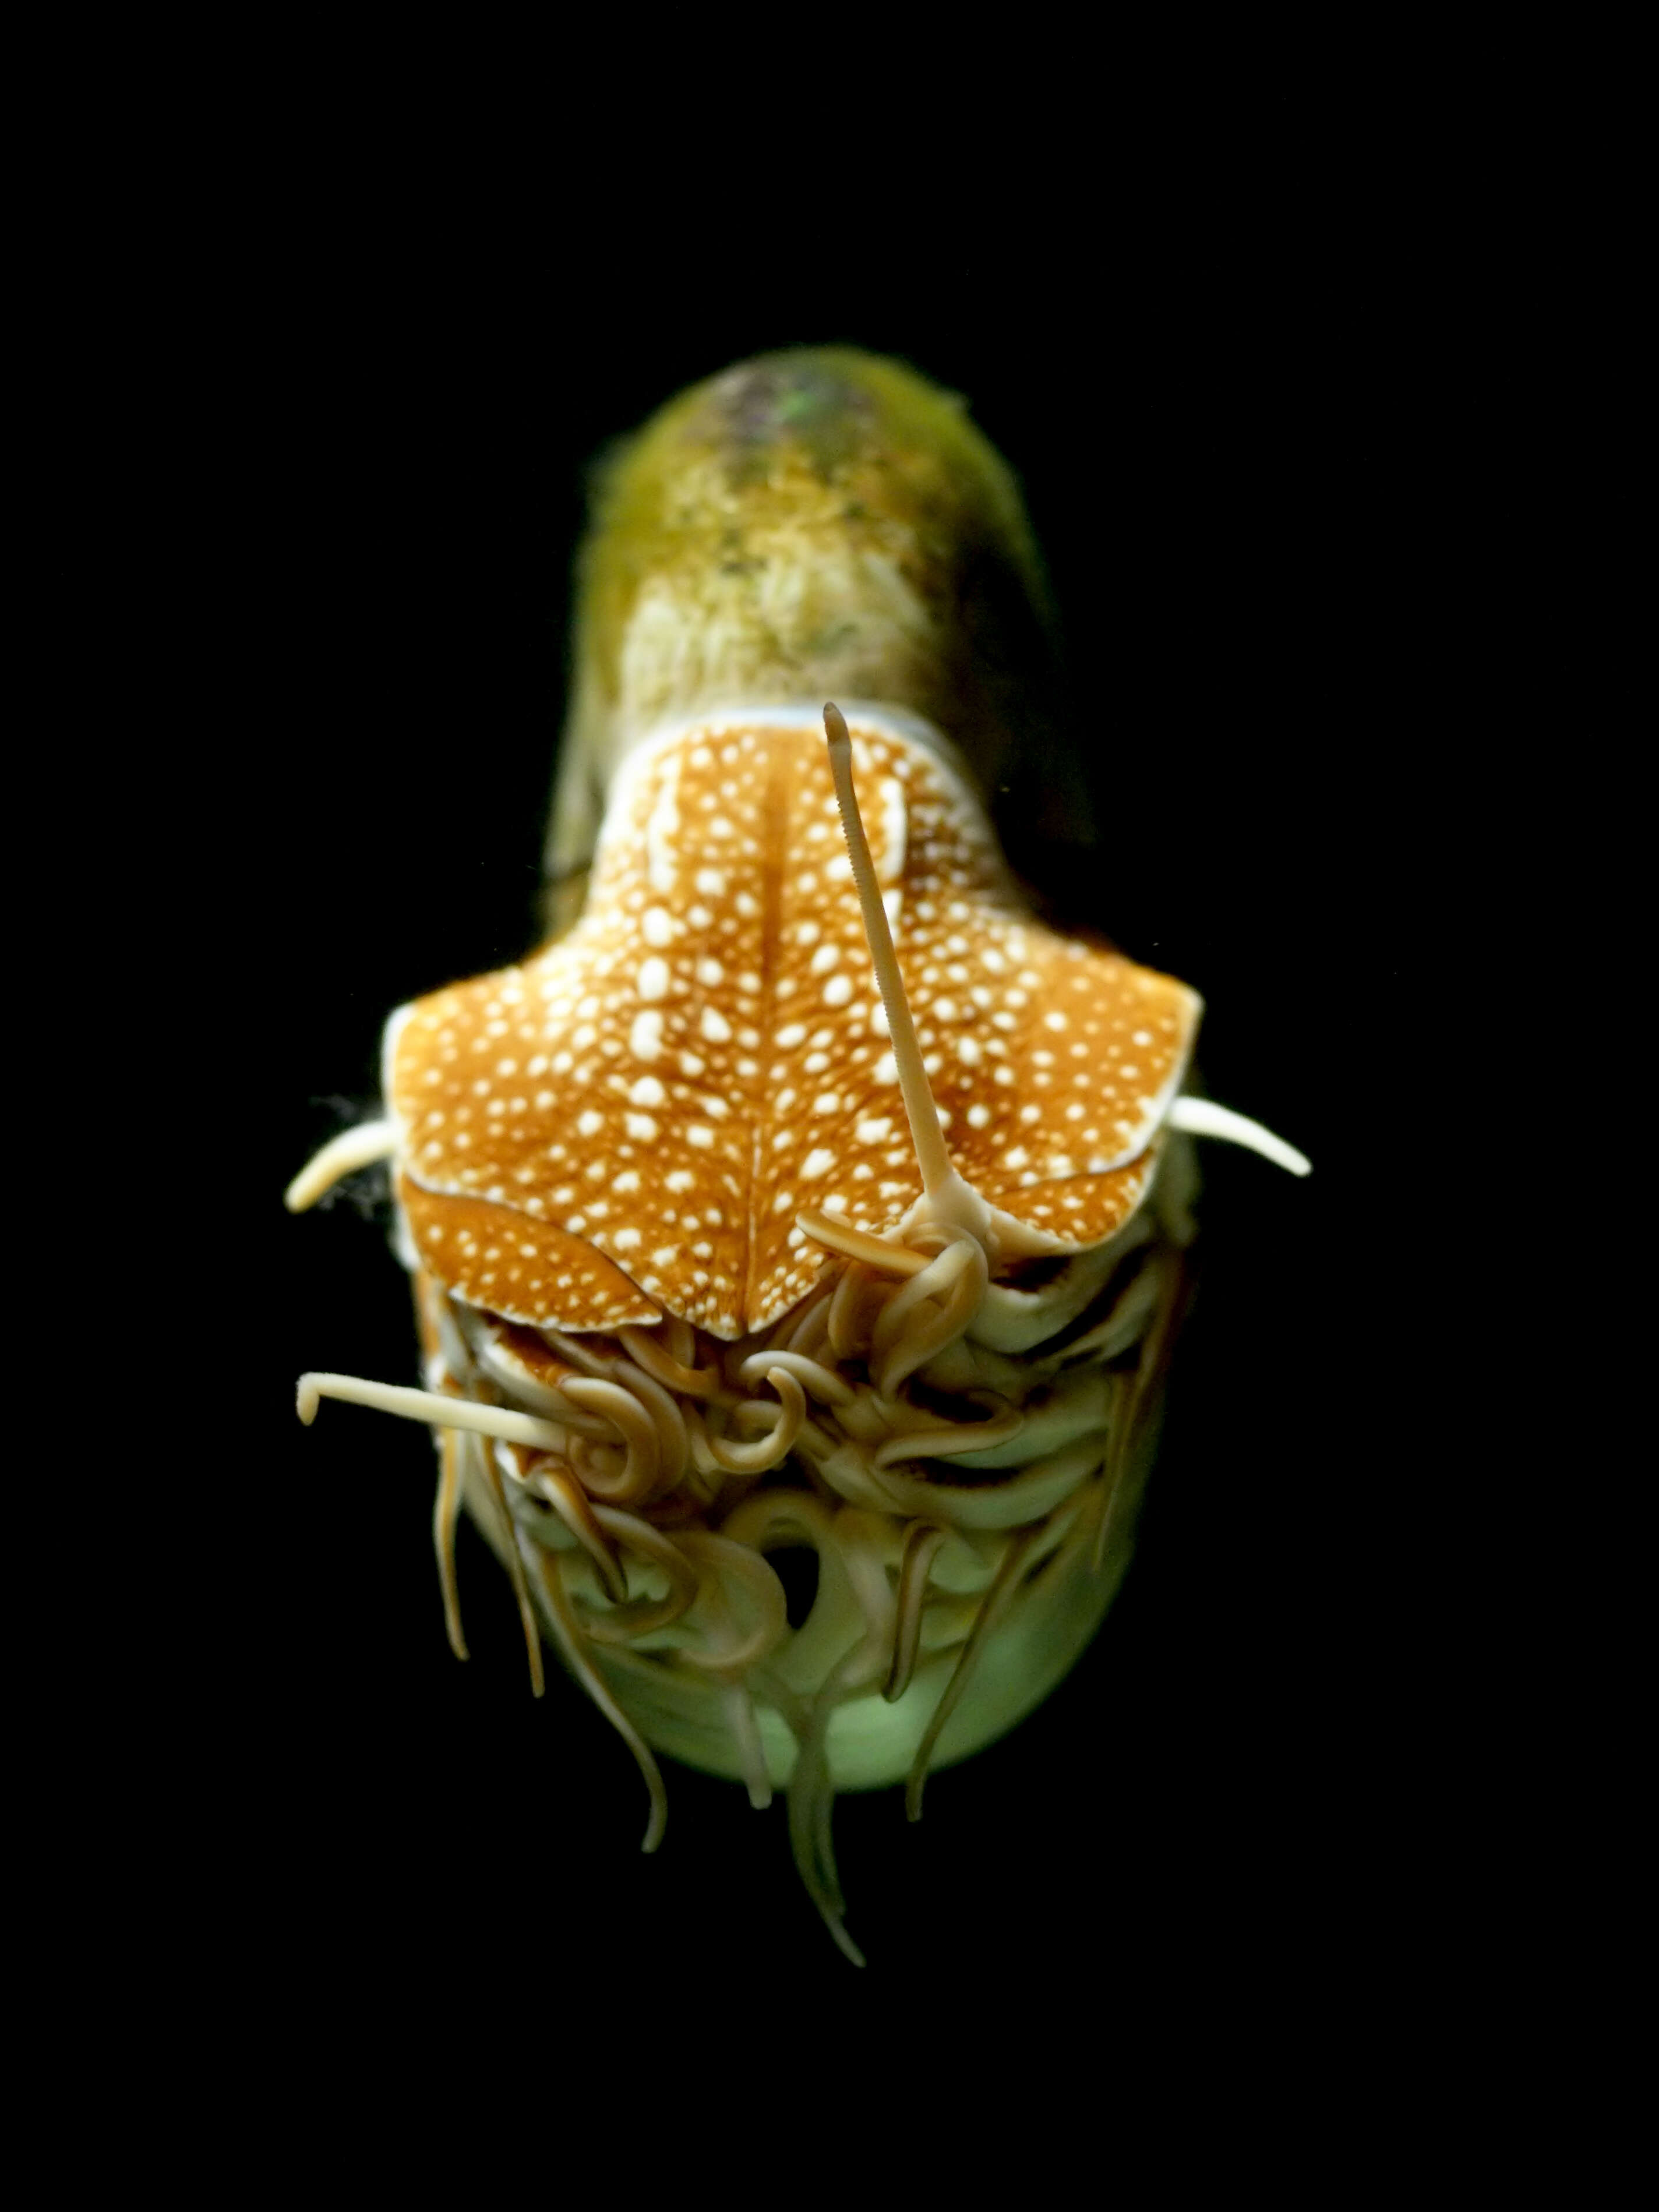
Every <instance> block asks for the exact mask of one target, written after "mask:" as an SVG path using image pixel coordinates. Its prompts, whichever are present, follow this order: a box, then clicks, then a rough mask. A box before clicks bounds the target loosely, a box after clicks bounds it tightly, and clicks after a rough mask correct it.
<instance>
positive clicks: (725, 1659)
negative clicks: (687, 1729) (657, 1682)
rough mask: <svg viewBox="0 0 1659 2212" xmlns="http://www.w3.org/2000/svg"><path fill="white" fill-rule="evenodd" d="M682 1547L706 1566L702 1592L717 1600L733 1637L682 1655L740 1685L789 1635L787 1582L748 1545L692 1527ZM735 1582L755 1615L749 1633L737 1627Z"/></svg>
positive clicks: (689, 1649)
mask: <svg viewBox="0 0 1659 2212" xmlns="http://www.w3.org/2000/svg"><path fill="white" fill-rule="evenodd" d="M678 1547H679V1549H680V1551H681V1552H682V1553H684V1556H685V1557H686V1558H687V1559H690V1562H691V1564H692V1565H693V1567H694V1568H701V1570H702V1571H701V1573H700V1574H699V1584H700V1588H701V1589H702V1592H703V1594H704V1595H708V1596H712V1598H713V1601H714V1612H715V1613H716V1616H717V1618H719V1620H720V1626H721V1629H722V1631H723V1632H727V1633H729V1635H730V1638H731V1639H732V1640H731V1641H729V1642H721V1643H719V1644H710V1645H708V1647H707V1648H706V1649H704V1650H696V1648H694V1647H692V1646H690V1645H687V1646H685V1647H684V1648H683V1649H682V1650H681V1651H680V1654H679V1656H680V1657H681V1658H682V1659H683V1660H684V1661H685V1662H686V1663H687V1664H688V1665H689V1666H692V1667H696V1668H699V1669H700V1670H702V1672H703V1673H706V1674H719V1675H722V1676H727V1677H729V1678H730V1679H731V1680H733V1681H736V1680H739V1679H740V1678H741V1677H742V1676H743V1675H744V1674H747V1673H748V1671H749V1669H750V1668H751V1667H754V1666H757V1665H758V1664H759V1663H760V1662H762V1661H763V1659H765V1658H766V1657H768V1656H769V1654H770V1653H771V1652H772V1651H773V1650H774V1649H775V1647H776V1646H777V1644H780V1643H781V1641H782V1639H783V1638H784V1637H785V1635H786V1634H787V1632H788V1628H789V1613H788V1606H787V1601H786V1600H785V1597H784V1593H783V1584H782V1583H781V1582H780V1581H779V1580H778V1577H777V1575H776V1573H775V1571H774V1570H773V1569H772V1568H771V1567H770V1566H769V1565H767V1562H766V1561H765V1559H763V1557H762V1556H761V1554H760V1553H758V1552H757V1551H754V1550H752V1549H751V1548H750V1546H748V1545H747V1544H737V1543H733V1542H732V1540H731V1539H730V1538H729V1537H726V1536H711V1535H710V1534H708V1532H707V1531H706V1530H703V1529H698V1528H688V1529H686V1530H684V1532H683V1533H682V1534H681V1535H680V1537H679V1538H678ZM733 1584H735V1585H736V1586H737V1587H738V1589H741V1590H742V1591H743V1592H744V1595H745V1596H746V1597H747V1599H748V1601H749V1607H750V1613H751V1614H752V1616H753V1617H752V1620H751V1623H750V1627H749V1630H748V1632H746V1633H744V1632H740V1631H739V1630H738V1627H737V1626H736V1620H735V1608H734V1607H733V1606H732V1585H733Z"/></svg>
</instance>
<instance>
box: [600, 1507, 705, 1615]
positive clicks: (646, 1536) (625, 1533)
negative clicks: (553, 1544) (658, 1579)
mask: <svg viewBox="0 0 1659 2212" xmlns="http://www.w3.org/2000/svg"><path fill="white" fill-rule="evenodd" d="M593 1518H594V1519H595V1520H596V1521H597V1522H599V1526H600V1528H603V1529H604V1530H605V1534H607V1535H609V1536H611V1537H612V1538H614V1540H615V1541H617V1543H618V1544H620V1545H622V1546H623V1547H625V1548H626V1549H627V1550H629V1551H631V1552H634V1553H637V1554H638V1555H639V1557H640V1558H641V1559H644V1560H646V1561H647V1564H649V1565H652V1566H654V1567H656V1568H658V1569H659V1571H660V1572H661V1573H662V1575H663V1577H664V1578H665V1580H666V1582H667V1583H668V1594H667V1595H666V1596H665V1597H660V1598H647V1597H638V1598H630V1599H629V1601H628V1602H627V1603H626V1604H625V1605H618V1606H613V1607H611V1608H610V1609H609V1610H608V1611H606V1612H605V1613H594V1612H592V1611H591V1610H586V1609H583V1610H582V1611H581V1613H580V1619H581V1624H582V1627H583V1630H584V1632H586V1634H587V1635H588V1636H589V1637H591V1638H592V1640H593V1642H594V1643H596V1644H632V1643H634V1642H635V1641H636V1640H637V1639H638V1638H640V1637H641V1636H650V1635H653V1634H654V1633H655V1632H657V1631H658V1630H659V1629H662V1628H671V1627H672V1626H673V1625H674V1623H675V1622H676V1621H677V1620H680V1619H681V1618H682V1617H683V1616H684V1614H685V1613H688V1612H689V1611H690V1607H692V1605H693V1604H694V1603H695V1602H696V1595H697V1571H696V1568H695V1567H694V1566H693V1565H691V1562H690V1560H689V1559H687V1558H686V1556H685V1554H684V1553H683V1552H682V1551H681V1550H680V1548H679V1546H678V1544H676V1543H675V1542H674V1541H673V1540H672V1538H671V1537H669V1536H665V1535H664V1534H663V1533H662V1531H661V1530H660V1529H658V1528H653V1527H652V1526H651V1523H650V1522H648V1521H642V1520H641V1518H640V1516H638V1514H636V1513H627V1512H624V1511H623V1510H621V1509H620V1508H619V1507H617V1506H614V1505H599V1504H596V1505H595V1506H594V1507H593Z"/></svg>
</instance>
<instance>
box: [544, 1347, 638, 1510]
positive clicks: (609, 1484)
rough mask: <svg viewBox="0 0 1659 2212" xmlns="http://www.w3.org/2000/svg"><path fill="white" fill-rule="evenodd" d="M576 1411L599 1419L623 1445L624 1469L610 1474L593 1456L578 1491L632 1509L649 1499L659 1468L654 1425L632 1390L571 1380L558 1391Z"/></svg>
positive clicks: (587, 1378) (580, 1378) (578, 1378)
mask: <svg viewBox="0 0 1659 2212" xmlns="http://www.w3.org/2000/svg"><path fill="white" fill-rule="evenodd" d="M562 1391H563V1395H565V1396H566V1397H567V1398H568V1399H569V1401H570V1402H571V1404H572V1405H573V1406H574V1407H576V1408H577V1410H578V1411H579V1412H580V1413H598V1414H600V1415H602V1416H603V1417H604V1418H605V1419H606V1420H608V1421H609V1422H610V1423H611V1426H612V1427H613V1429H614V1430H615V1431H616V1432H617V1435H618V1436H620V1437H621V1438H622V1440H623V1460H622V1464H621V1466H620V1467H619V1468H617V1469H616V1471H615V1472H614V1473H613V1472H612V1471H611V1468H609V1467H608V1466H607V1465H606V1464H605V1462H604V1461H603V1460H601V1459H600V1458H599V1455H597V1454H594V1455H592V1456H591V1458H590V1460H589V1462H588V1463H587V1464H585V1465H582V1466H581V1468H580V1473H581V1478H582V1486H583V1488H584V1489H585V1490H586V1491H588V1492H590V1493H592V1494H594V1495H597V1496H599V1497H600V1498H604V1499H605V1501H606V1503H607V1504H611V1505H632V1504H636V1503H638V1502H639V1501H640V1500H641V1499H643V1498H648V1497H649V1496H650V1494H651V1491H652V1488H653V1485H654V1484H655V1482H656V1480H657V1473H658V1469H659V1467H660V1465H661V1459H662V1454H661V1447H660V1444H659V1440H658V1435H657V1424H656V1422H655V1421H654V1420H653V1418H652V1416H651V1413H649V1411H648V1410H647V1407H645V1406H644V1405H642V1404H641V1401H640V1400H639V1399H638V1398H636V1397H635V1395H634V1393H633V1392H632V1391H631V1390H627V1389H623V1385H622V1384H621V1383H611V1382H602V1381H600V1380H599V1378H598V1377H597V1376H573V1377H572V1378H571V1379H570V1381H568V1383H564V1384H563V1385H562Z"/></svg>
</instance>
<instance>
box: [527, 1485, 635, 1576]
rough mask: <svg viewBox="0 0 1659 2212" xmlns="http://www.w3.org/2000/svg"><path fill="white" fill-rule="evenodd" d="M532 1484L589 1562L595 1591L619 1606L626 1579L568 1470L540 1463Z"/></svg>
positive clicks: (588, 1503) (615, 1551)
mask: <svg viewBox="0 0 1659 2212" xmlns="http://www.w3.org/2000/svg"><path fill="white" fill-rule="evenodd" d="M529 1480H530V1481H531V1482H532V1483H533V1484H534V1486H535V1487H536V1488H538V1490H539V1491H540V1492H541V1493H542V1495H543V1496H544V1498H546V1499H547V1502H548V1504H550V1506H551V1507H552V1508H553V1510H554V1511H555V1512H556V1514H557V1515H558V1516H559V1518H560V1520H561V1521H562V1522H563V1523H564V1525H565V1527H566V1528H568V1529H569V1531H570V1533H571V1534H572V1535H573V1536H574V1538H575V1540H576V1541H577V1542H578V1543H579V1544H580V1546H581V1547H582V1549H583V1551H584V1552H586V1554H587V1556H588V1558H589V1559H592V1562H593V1565H594V1568H595V1570H596V1571H597V1572H598V1575H599V1587H600V1589H603V1590H604V1592H605V1595H606V1596H607V1597H608V1598H609V1599H610V1600H611V1603H612V1604H613V1605H623V1604H625V1603H626V1602H627V1598H628V1577H627V1576H626V1574H625V1573H624V1572H623V1565H622V1561H621V1560H620V1559H618V1558H617V1550H616V1547H615V1546H614V1545H613V1544H612V1543H611V1542H610V1541H609V1540H608V1539H607V1537H606V1536H605V1531H604V1529H603V1528H601V1526H600V1525H599V1519H598V1516H596V1515H595V1513H594V1510H593V1506H592V1501H591V1500H590V1498H588V1495H587V1493H586V1491H585V1490H584V1489H583V1488H582V1486H581V1485H580V1483H579V1482H578V1481H577V1480H576V1478H575V1475H574V1473H573V1472H572V1471H571V1469H570V1468H568V1467H566V1466H564V1465H562V1463H560V1462H557V1461H548V1460H544V1461H543V1462H541V1464H540V1465H539V1466H538V1467H537V1468H535V1469H534V1470H533V1472H532V1474H531V1476H530V1478H529Z"/></svg>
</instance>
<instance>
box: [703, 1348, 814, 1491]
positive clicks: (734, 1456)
mask: <svg viewBox="0 0 1659 2212" xmlns="http://www.w3.org/2000/svg"><path fill="white" fill-rule="evenodd" d="M766 1379H767V1381H768V1382H769V1383H770V1384H771V1385H772V1387H773V1389H775V1391H776V1392H777V1394H778V1401H779V1411H778V1416H777V1419H776V1420H775V1421H774V1423H773V1425H772V1426H771V1429H770V1430H769V1431H768V1433H767V1434H766V1435H765V1436H763V1437H759V1438H758V1439H757V1441H756V1442H755V1443H748V1444H742V1443H732V1441H731V1439H730V1438H729V1437H716V1436H714V1435H712V1434H711V1435H708V1437H707V1438H706V1441H707V1444H708V1450H709V1452H710V1453H711V1455H713V1457H714V1463H715V1465H716V1466H717V1467H720V1468H724V1470H725V1471H726V1474H765V1473H767V1472H768V1471H769V1469H771V1468H775V1467H779V1466H781V1464H782V1462H784V1461H785V1460H786V1459H787V1457H788V1456H789V1453H790V1450H791V1449H792V1447H793V1444H794V1442H795V1439H796V1437H798V1436H799V1434H800V1426H801V1423H802V1421H803V1420H805V1418H806V1394H805V1391H803V1390H802V1389H801V1387H800V1384H799V1383H798V1382H797V1381H796V1380H795V1378H794V1376H793V1375H792V1374H791V1373H790V1372H789V1370H788V1369H787V1367H780V1366H777V1365H776V1364H774V1365H773V1366H771V1367H769V1369H768V1370H767V1376H766Z"/></svg>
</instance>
